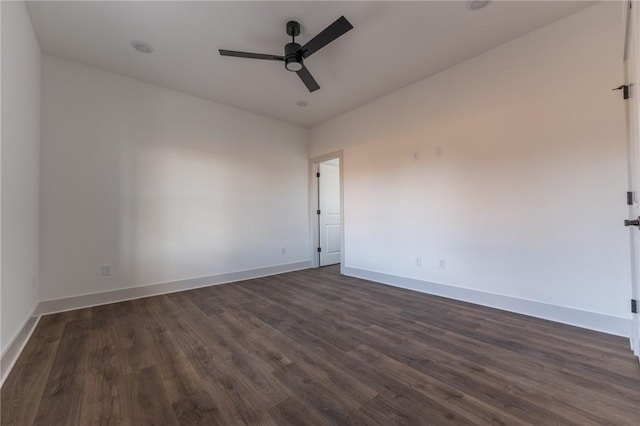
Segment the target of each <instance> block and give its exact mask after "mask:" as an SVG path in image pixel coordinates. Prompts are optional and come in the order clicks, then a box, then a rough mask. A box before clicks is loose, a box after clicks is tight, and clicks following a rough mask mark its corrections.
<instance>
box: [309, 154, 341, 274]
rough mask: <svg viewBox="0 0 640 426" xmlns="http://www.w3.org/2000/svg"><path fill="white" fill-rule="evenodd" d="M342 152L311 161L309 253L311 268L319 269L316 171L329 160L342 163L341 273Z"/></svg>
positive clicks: (321, 156)
mask: <svg viewBox="0 0 640 426" xmlns="http://www.w3.org/2000/svg"><path fill="white" fill-rule="evenodd" d="M342 154H343V153H342V150H340V151H334V152H330V153H328V154H324V155H320V156H318V157H314V158H312V159H310V160H309V236H310V238H309V241H310V242H311V246H310V247H309V253H310V257H311V267H312V268H319V267H320V259H319V258H318V257H319V256H318V247H319V244H320V235H319V232H318V221H319V220H320V218H319V217H318V214H317V211H318V185H317V183H316V171H317V170H318V164H320V163H323V162H325V161H329V160H335V159H336V158H337V159H338V160H339V161H340V164H339V166H338V167H339V173H340V273H342V270H343V268H344V227H345V221H344V160H343V155H342Z"/></svg>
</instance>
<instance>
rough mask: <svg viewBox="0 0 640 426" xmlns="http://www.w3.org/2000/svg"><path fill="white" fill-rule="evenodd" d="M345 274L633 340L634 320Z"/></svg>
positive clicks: (424, 283) (352, 271)
mask: <svg viewBox="0 0 640 426" xmlns="http://www.w3.org/2000/svg"><path fill="white" fill-rule="evenodd" d="M342 273H343V274H344V275H348V276H350V277H356V278H362V279H365V280H369V281H375V282H378V283H381V284H387V285H392V286H395V287H401V288H405V289H409V290H415V291H419V292H422V293H428V294H433V295H437V296H442V297H447V298H450V299H455V300H461V301H464V302H470V303H475V304H477V305H483V306H488V307H491V308H497V309H502V310H504V311H510V312H515V313H519V314H524V315H529V316H532V317H537V318H544V319H548V320H551V321H556V322H560V323H563V324H569V325H574V326H577V327H582V328H587V329H590V330H595V331H601V332H603V333H608V334H614V335H616V336H624V337H630V336H631V321H632V320H631V319H627V318H620V317H614V316H611V315H604V314H599V313H595V312H588V311H582V310H579V309H574V308H568V307H565V306H558V305H551V304H548V303H542V302H535V301H533V300H526V299H519V298H516V297H511V296H503V295H500V294H493V293H486V292H483V291H478V290H472V289H468V288H462V287H455V286H450V285H445V284H438V283H432V282H429V281H421V280H416V279H413V278H406V277H400V276H397V275H389V274H385V273H382V272H374V271H368V270H364V269H357V268H350V267H343V268H342Z"/></svg>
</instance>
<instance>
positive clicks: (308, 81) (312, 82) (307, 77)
mask: <svg viewBox="0 0 640 426" xmlns="http://www.w3.org/2000/svg"><path fill="white" fill-rule="evenodd" d="M296 74H298V77H300V80H302V82H303V83H304V85H305V86H307V89H309V92H313V91H316V90H318V89H319V88H320V86H319V85H318V82H317V81H316V79H315V78H313V76H312V75H311V73H310V72H309V70H308V69H307V67H305V66H304V65H302V69H301V70H300V71H296Z"/></svg>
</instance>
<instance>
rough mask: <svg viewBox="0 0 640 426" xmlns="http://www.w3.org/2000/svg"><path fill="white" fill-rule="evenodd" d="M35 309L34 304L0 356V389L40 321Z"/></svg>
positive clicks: (36, 306)
mask: <svg viewBox="0 0 640 426" xmlns="http://www.w3.org/2000/svg"><path fill="white" fill-rule="evenodd" d="M37 309H38V305H37V304H36V305H35V306H34V307H33V309H32V311H31V313H30V314H29V316H27V318H26V319H25V321H24V323H23V324H22V326H21V327H20V328H19V329H18V331H17V333H16V334H15V335H14V336H13V338H12V339H11V340H10V341H9V343H8V344H7V346H6V347H5V348H4V350H3V351H2V354H0V387H1V386H2V385H3V384H4V381H5V379H6V378H7V376H9V373H10V372H11V369H12V368H13V366H14V365H15V363H16V361H17V360H18V357H19V356H20V354H21V353H22V350H23V349H24V347H25V346H26V344H27V342H28V341H29V338H30V337H31V334H33V331H34V330H35V329H36V326H37V325H38V321H40V316H39V315H36V311H37Z"/></svg>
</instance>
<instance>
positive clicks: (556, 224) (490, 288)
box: [311, 2, 631, 319]
mask: <svg viewBox="0 0 640 426" xmlns="http://www.w3.org/2000/svg"><path fill="white" fill-rule="evenodd" d="M623 25H624V24H623V21H622V13H621V7H620V5H619V4H618V3H617V2H605V3H602V4H597V5H595V6H593V7H590V8H588V9H585V10H583V11H581V12H579V13H577V14H575V15H572V16H570V17H568V18H566V19H563V20H561V21H558V22H556V23H553V24H551V25H549V26H547V27H544V28H542V29H539V30H537V31H535V32H532V33H530V34H528V35H526V36H523V37H521V38H519V39H516V40H514V41H512V42H509V43H507V44H505V45H503V46H500V47H498V48H496V49H494V50H492V51H490V52H487V53H485V54H483V55H480V56H477V57H475V58H473V59H471V60H469V61H466V62H464V63H462V64H459V65H457V66H455V67H453V68H450V69H448V70H445V71H443V72H441V73H439V74H437V75H435V76H433V77H431V78H428V79H426V80H423V81H421V82H418V83H416V84H413V85H411V86H408V87H406V88H404V89H402V90H399V91H397V92H394V93H393V94H390V95H388V96H386V97H384V98H381V99H378V100H376V101H374V102H372V103H370V104H367V105H365V106H363V107H360V108H358V109H356V110H354V111H351V112H349V113H346V114H344V115H342V116H339V117H337V118H335V119H333V120H331V121H329V122H327V123H324V124H322V125H319V126H317V127H315V128H313V129H312V130H311V156H312V157H315V156H319V155H322V154H325V153H328V152H332V151H336V150H339V149H344V163H343V167H344V211H345V218H344V224H345V247H344V249H345V251H346V253H345V263H346V265H345V266H346V267H347V271H348V270H349V268H351V269H352V270H365V271H376V272H381V273H384V274H389V275H392V276H397V277H408V278H413V279H417V280H421V281H427V282H435V283H443V284H447V285H450V286H457V287H465V288H468V289H473V290H477V291H480V292H486V293H494V294H499V295H506V296H512V297H515V298H518V299H527V300H532V301H537V302H541V303H545V304H552V305H558V306H564V307H569V308H575V309H577V310H580V311H587V312H595V313H599V314H604V315H608V316H612V317H617V318H624V319H628V318H630V317H631V316H630V314H629V298H630V283H629V245H628V235H627V230H626V229H625V228H624V227H623V226H622V219H624V217H625V215H626V205H625V197H624V194H625V192H626V190H627V189H626V152H625V146H626V145H625V143H626V142H625V122H624V117H625V115H624V114H625V112H624V103H623V101H622V100H621V94H620V93H619V92H613V91H611V89H612V88H613V87H616V86H617V85H619V84H620V83H621V82H622V81H623V76H622V48H623V38H622V34H623V29H624V26H623ZM437 147H441V148H442V156H436V148H437ZM413 152H420V155H421V158H420V160H418V161H414V160H413V158H412V153H413ZM416 256H422V258H423V260H422V263H423V266H422V267H416V266H415V265H414V262H415V257H416ZM440 259H445V260H446V269H439V260H440Z"/></svg>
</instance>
